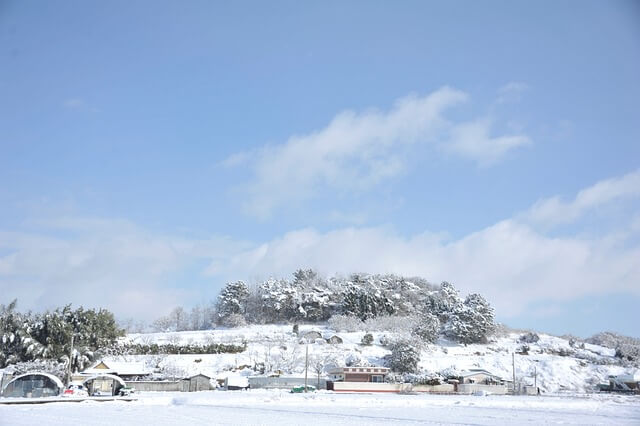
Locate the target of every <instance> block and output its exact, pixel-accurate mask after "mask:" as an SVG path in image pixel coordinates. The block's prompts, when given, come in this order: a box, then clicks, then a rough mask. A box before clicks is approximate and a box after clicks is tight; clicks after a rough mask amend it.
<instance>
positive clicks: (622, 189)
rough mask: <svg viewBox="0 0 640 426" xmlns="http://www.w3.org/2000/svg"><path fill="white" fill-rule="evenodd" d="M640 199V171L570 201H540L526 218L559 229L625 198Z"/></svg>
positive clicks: (579, 194) (601, 185)
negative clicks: (589, 212)
mask: <svg viewBox="0 0 640 426" xmlns="http://www.w3.org/2000/svg"><path fill="white" fill-rule="evenodd" d="M639 195H640V170H636V171H634V172H631V173H628V174H626V175H624V176H621V177H616V178H612V179H606V180H603V181H600V182H598V183H596V184H595V185H593V186H590V187H589V188H586V189H583V190H582V191H580V192H578V194H577V195H576V197H575V198H574V199H573V200H571V201H563V200H562V199H561V198H560V197H553V198H548V199H545V200H540V201H538V202H537V203H535V204H534V206H533V207H532V208H531V209H530V210H529V211H528V212H526V213H525V214H524V215H523V216H524V218H525V219H526V220H529V221H531V222H533V223H540V224H546V225H557V224H562V223H569V222H572V221H574V220H576V219H578V218H579V217H580V216H582V215H583V214H584V213H585V212H587V211H588V210H591V209H594V208H596V207H599V206H602V205H604V204H608V203H611V202H614V201H616V200H620V199H625V198H634V197H638V196H639Z"/></svg>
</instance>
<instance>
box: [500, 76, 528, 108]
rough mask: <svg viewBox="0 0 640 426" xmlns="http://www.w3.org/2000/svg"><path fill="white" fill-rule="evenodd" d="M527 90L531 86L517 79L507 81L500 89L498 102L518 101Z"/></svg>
mask: <svg viewBox="0 0 640 426" xmlns="http://www.w3.org/2000/svg"><path fill="white" fill-rule="evenodd" d="M527 90H529V86H528V85H527V84H525V83H521V82H517V81H512V82H510V83H507V84H505V85H504V86H502V87H501V88H500V89H498V100H497V103H499V104H503V103H508V102H518V101H520V99H521V98H522V94H523V93H524V92H526V91H527Z"/></svg>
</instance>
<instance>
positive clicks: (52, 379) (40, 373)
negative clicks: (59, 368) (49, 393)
mask: <svg viewBox="0 0 640 426" xmlns="http://www.w3.org/2000/svg"><path fill="white" fill-rule="evenodd" d="M28 376H44V377H46V378H48V379H50V380H51V381H52V382H53V383H54V384H55V385H56V386H58V388H59V389H60V390H62V389H64V385H63V384H62V380H60V379H59V378H58V377H56V376H54V375H53V374H49V373H44V372H40V371H34V372H30V373H25V374H21V375H19V376H18V377H14V378H13V379H12V380H11V381H10V382H9V383H7V384H6V385H4V387H3V388H2V391H3V392H4V390H5V389H6V388H7V387H9V385H10V384H12V383H15V382H17V381H18V380H20V379H23V378H25V377H28Z"/></svg>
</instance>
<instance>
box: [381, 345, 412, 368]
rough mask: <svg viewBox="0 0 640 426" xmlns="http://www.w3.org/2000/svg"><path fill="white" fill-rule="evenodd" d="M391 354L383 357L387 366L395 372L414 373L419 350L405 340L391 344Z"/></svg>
mask: <svg viewBox="0 0 640 426" xmlns="http://www.w3.org/2000/svg"><path fill="white" fill-rule="evenodd" d="M390 349H391V354H390V355H387V356H386V357H385V360H386V364H387V367H389V368H390V369H391V370H392V371H395V372H397V373H415V372H416V371H418V363H419V362H420V352H419V351H418V349H417V348H416V347H415V346H413V345H412V344H410V343H409V342H406V341H397V342H394V343H392V344H391V347H390Z"/></svg>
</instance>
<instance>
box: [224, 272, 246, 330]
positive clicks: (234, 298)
mask: <svg viewBox="0 0 640 426" xmlns="http://www.w3.org/2000/svg"><path fill="white" fill-rule="evenodd" d="M248 297H249V288H248V287H247V285H246V284H245V283H244V281H236V282H231V283H228V284H227V285H226V286H225V287H224V288H223V289H222V291H221V292H220V296H218V319H219V321H220V320H223V319H224V318H226V317H228V316H230V315H242V316H244V314H245V312H246V306H247V298H248Z"/></svg>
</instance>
